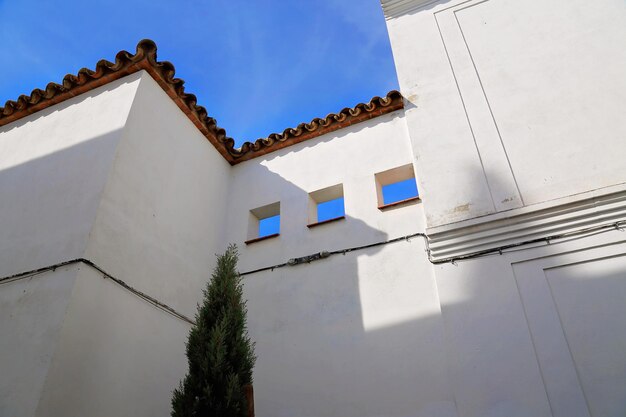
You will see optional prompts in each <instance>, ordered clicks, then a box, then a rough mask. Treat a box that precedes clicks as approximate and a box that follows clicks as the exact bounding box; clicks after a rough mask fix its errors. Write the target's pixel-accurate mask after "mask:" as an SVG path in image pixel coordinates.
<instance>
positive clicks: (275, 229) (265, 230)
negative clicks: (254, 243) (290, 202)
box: [259, 214, 280, 237]
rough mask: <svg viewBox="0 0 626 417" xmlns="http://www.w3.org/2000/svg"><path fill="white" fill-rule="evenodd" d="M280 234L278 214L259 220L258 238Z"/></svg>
mask: <svg viewBox="0 0 626 417" xmlns="http://www.w3.org/2000/svg"><path fill="white" fill-rule="evenodd" d="M279 232H280V214H277V215H276V216H272V217H267V218H265V219H260V220H259V237H263V236H269V235H275V234H276V233H279Z"/></svg>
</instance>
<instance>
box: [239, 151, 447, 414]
mask: <svg viewBox="0 0 626 417" xmlns="http://www.w3.org/2000/svg"><path fill="white" fill-rule="evenodd" d="M309 146H310V145H309ZM346 157H349V156H348V155H346ZM338 163H341V162H338ZM300 168H301V169H303V170H305V171H306V170H307V167H300ZM251 169H252V168H251ZM253 170H254V173H253V174H252V173H250V172H246V174H249V175H248V177H249V178H254V182H255V183H258V186H257V187H252V188H256V190H252V191H251V192H252V193H255V192H258V193H260V194H261V195H263V194H262V193H264V192H266V191H267V190H281V193H280V197H279V198H280V201H281V217H283V219H282V222H283V223H282V225H281V228H282V230H281V236H280V238H279V239H271V240H267V241H263V242H258V243H254V244H252V245H249V246H247V247H244V248H242V250H241V252H242V255H241V258H242V270H249V269H254V267H259V266H266V265H268V264H271V263H273V261H276V263H280V262H284V261H285V260H287V259H289V258H293V257H299V256H304V255H309V254H312V253H316V252H319V251H321V250H330V251H333V250H340V249H343V248H349V247H354V246H360V245H365V244H370V243H374V242H380V241H384V240H388V239H390V238H395V237H398V236H395V235H394V236H389V235H388V234H387V232H386V231H385V230H382V227H381V228H380V229H379V228H376V227H372V226H371V224H383V227H385V221H386V218H385V216H396V217H394V218H396V219H400V218H401V217H397V216H399V215H401V214H402V211H401V210H403V208H397V209H395V210H392V211H389V212H380V211H379V210H378V209H377V207H376V205H375V204H372V207H371V211H370V212H364V213H365V214H364V215H365V216H370V217H368V218H369V219H370V221H369V222H365V221H364V220H362V219H359V218H355V217H353V216H350V215H349V214H348V213H350V207H348V206H347V207H346V212H347V216H346V219H345V220H341V221H339V222H335V223H331V224H328V225H324V226H320V227H318V228H315V229H311V230H308V229H307V227H306V204H307V198H308V193H307V191H305V190H303V189H302V188H300V187H298V186H296V185H295V184H293V183H292V182H290V181H288V180H286V179H285V178H283V177H281V176H280V175H278V174H276V173H273V172H270V171H269V170H268V169H267V168H266V167H264V166H263V165H261V164H259V165H258V166H256V167H255V168H254V169H253ZM299 174H302V172H300V173H299ZM372 175H373V174H372ZM336 182H340V181H336ZM371 185H373V180H372V184H371ZM344 187H346V185H345V184H344ZM346 190H348V188H346ZM371 192H372V193H373V194H374V196H375V193H374V192H373V190H372V191H371ZM348 200H349V196H348V195H347V196H346V201H348ZM373 202H374V203H375V200H373ZM347 204H349V203H347ZM404 219H405V220H408V222H407V224H406V227H403V228H398V227H395V229H401V230H403V231H404V233H405V234H411V233H415V232H418V231H420V230H419V224H420V223H421V222H420V220H419V219H415V221H414V222H413V221H411V218H410V217H408V216H405V217H404ZM396 226H397V225H396ZM385 229H386V230H388V228H386V227H385ZM421 231H423V230H421ZM394 233H395V232H394ZM251 259H254V260H255V261H254V262H251ZM245 293H246V297H247V299H248V310H249V311H248V316H249V328H250V334H251V336H252V338H253V340H255V341H256V343H257V346H256V353H257V355H258V361H257V365H256V369H255V396H256V398H255V401H256V407H257V411H258V413H259V415H268V416H269V415H271V416H276V417H287V416H289V417H291V416H294V415H298V416H301V417H313V416H316V417H319V416H343V417H351V416H354V417H356V416H359V417H367V416H371V417H374V416H388V417H394V416H397V417H401V416H402V417H404V416H423V417H427V416H428V417H435V416H436V417H446V416H450V417H452V416H456V412H455V406H454V400H453V397H452V395H451V392H450V389H449V383H448V375H447V368H446V359H445V350H444V334H443V326H442V321H441V315H440V311H439V303H438V300H437V294H436V286H435V282H434V277H433V267H432V265H431V264H430V263H429V262H428V260H427V257H426V253H425V246H424V242H423V240H422V239H421V238H414V239H412V240H409V241H401V242H397V243H393V244H389V245H384V246H378V247H373V248H369V249H365V250H360V251H355V252H350V253H346V254H344V255H334V256H332V257H330V258H328V259H323V260H320V261H316V262H312V263H310V264H304V265H297V266H292V267H289V266H288V267H283V268H279V269H275V270H273V271H265V272H260V273H256V274H251V275H247V276H246V277H245Z"/></svg>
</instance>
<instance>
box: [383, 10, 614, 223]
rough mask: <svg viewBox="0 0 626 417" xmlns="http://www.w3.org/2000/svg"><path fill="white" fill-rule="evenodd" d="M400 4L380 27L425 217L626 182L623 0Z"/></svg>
mask: <svg viewBox="0 0 626 417" xmlns="http://www.w3.org/2000/svg"><path fill="white" fill-rule="evenodd" d="M387 3H393V1H388V2H387ZM396 3H398V2H396ZM403 3H406V4H408V5H411V4H412V5H413V7H412V8H410V7H409V8H408V11H407V12H405V13H400V14H399V15H395V14H392V15H390V16H388V17H389V19H388V28H389V34H390V38H391V43H392V46H393V52H394V58H395V61H396V67H397V72H398V77H399V81H400V87H401V91H402V93H403V95H404V96H405V97H406V100H407V111H406V118H407V124H408V126H409V130H410V132H411V139H412V143H413V147H414V152H415V154H416V156H417V158H418V164H417V171H418V174H419V178H420V181H421V186H422V189H423V190H424V192H425V193H428V194H430V195H431V198H429V199H428V201H427V202H425V205H424V207H425V210H426V214H427V218H428V226H429V227H436V226H440V225H444V224H449V223H453V222H458V221H462V220H466V219H471V218H475V217H478V216H484V215H487V214H491V213H495V212H501V211H506V210H511V209H516V208H519V207H522V206H524V205H526V206H532V205H535V204H538V203H542V202H546V201H550V200H555V199H558V198H563V197H568V196H572V195H576V194H579V193H583V192H587V191H589V190H597V189H603V188H606V187H611V186H615V185H617V184H622V183H624V182H626V168H625V166H624V163H623V159H622V157H621V155H622V154H623V153H624V151H626V149H625V146H626V145H624V141H623V137H624V135H625V134H626V122H624V119H623V117H622V116H621V113H622V109H623V108H624V107H625V105H626V80H625V78H624V77H623V76H622V74H623V73H624V72H625V71H626V50H625V49H624V48H622V47H621V44H622V43H623V39H624V38H626V6H625V5H624V2H623V1H620V0H610V1H606V2H603V3H602V7H591V6H590V5H589V3H588V2H585V1H582V0H575V1H570V0H558V1H552V2H544V1H540V0H530V1H524V2H519V1H515V0H501V1H494V0H489V1H477V0H476V1H475V0H472V1H457V0H455V1H438V2H425V1H423V0H422V1H420V0H413V1H405V2H403ZM425 3H426V4H425ZM420 4H422V6H421V7H420ZM405 7H407V6H405ZM388 11H389V10H388ZM445 190H454V192H453V193H449V192H442V191H445Z"/></svg>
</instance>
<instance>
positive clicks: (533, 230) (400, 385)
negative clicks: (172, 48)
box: [0, 0, 626, 417]
mask: <svg viewBox="0 0 626 417" xmlns="http://www.w3.org/2000/svg"><path fill="white" fill-rule="evenodd" d="M382 7H383V10H384V11H385V16H386V18H387V26H388V31H389V36H390V39H391V45H392V49H393V53H394V59H395V62H396V68H397V73H398V77H399V82H400V93H401V94H400V93H398V92H391V93H389V94H388V95H387V96H385V97H382V98H380V97H375V98H374V99H372V100H371V101H370V102H369V103H365V104H359V105H357V106H355V107H353V108H347V109H344V110H342V111H341V112H339V113H336V114H330V115H329V116H327V117H326V118H323V119H315V120H313V121H312V122H310V123H307V124H301V125H299V126H297V127H295V128H292V129H286V130H285V131H284V132H283V133H281V134H274V135H270V136H268V138H266V139H264V140H259V141H257V142H256V143H254V144H250V143H247V144H244V145H243V146H242V147H241V148H234V146H233V143H234V142H233V141H232V139H230V138H228V137H227V135H226V132H225V131H224V130H223V129H221V128H219V127H218V126H217V124H216V122H215V120H214V119H212V118H210V117H209V116H208V115H207V110H205V109H204V108H202V107H200V106H198V105H197V104H196V98H195V96H193V95H191V94H188V93H186V92H185V91H184V88H183V82H182V81H181V80H179V79H177V78H175V77H174V69H173V66H172V65H171V64H169V63H167V62H160V61H158V59H157V56H156V46H155V45H154V44H153V43H152V42H151V41H142V42H140V44H139V45H138V47H137V51H136V53H134V54H131V53H128V52H121V53H119V54H118V55H117V56H116V59H115V62H106V61H101V62H99V63H98V65H97V66H96V68H95V70H94V71H88V70H81V72H79V73H78V74H77V75H69V76H67V77H66V78H65V79H64V81H63V83H62V84H60V85H49V86H48V87H47V88H46V89H45V90H35V91H33V92H32V93H31V95H30V96H22V97H20V99H18V100H17V101H15V102H7V104H6V105H5V106H4V107H3V108H2V109H0V230H1V231H2V233H1V234H0V334H1V335H2V337H0V369H1V370H2V373H1V376H0V415H2V416H5V415H6V416H28V417H30V416H37V417H44V416H46V417H58V416H64V417H65V416H67V417H73V416H85V415H88V416H102V417H105V416H106V417H109V416H133V417H135V416H146V417H148V416H166V415H169V410H170V407H169V402H170V398H171V392H172V390H173V389H174V388H175V387H176V386H177V384H178V381H179V380H180V379H181V378H182V377H183V376H184V374H185V372H186V366H187V363H186V357H185V341H186V337H187V334H188V331H189V328H190V326H191V324H190V322H192V321H193V316H194V312H195V309H196V304H197V303H198V302H199V301H200V300H201V296H202V293H201V290H202V288H203V287H204V286H205V285H206V281H207V279H208V278H209V271H210V270H211V269H212V266H213V263H214V259H215V257H214V254H215V253H219V252H222V251H223V250H224V249H225V247H226V246H227V244H228V243H229V242H233V243H237V244H238V246H239V248H240V253H241V259H240V265H239V267H240V271H241V273H242V274H243V276H244V285H245V295H246V298H247V300H248V316H249V317H248V321H249V323H248V324H249V332H250V335H251V337H252V339H253V340H254V341H255V342H256V354H257V356H258V360H257V365H256V368H255V371H254V388H255V403H256V413H257V415H258V416H260V417H263V416H271V417H292V416H301V417H322V416H328V417H330V416H342V417H351V416H354V417H356V416H359V417H383V416H384V417H544V416H545V417H573V416H585V417H612V416H621V415H624V414H625V413H626V354H625V352H626V321H625V320H623V318H624V317H626V303H625V302H624V301H625V300H626V241H625V237H624V236H626V235H624V232H623V229H624V228H626V164H624V162H623V155H624V154H625V153H626V144H625V143H626V142H624V140H623V139H624V137H626V122H625V121H624V118H623V117H622V112H623V110H624V109H626V77H624V74H625V73H626V48H623V47H622V45H623V43H624V39H626V5H625V4H624V2H622V1H620V0H606V1H604V2H603V4H602V7H595V8H594V7H591V5H590V4H589V3H588V2H582V1H579V0H568V1H565V0H554V1H552V2H545V1H544V2H539V1H538V0H527V1H524V2H520V1H515V0H481V1H479V0H469V1H459V0H451V1H446V0H440V1H424V0H383V1H382ZM209 113H210V109H209ZM413 179H415V180H416V182H417V186H418V189H419V197H416V196H412V198H408V199H405V200H402V201H398V202H395V203H393V202H392V203H389V202H388V201H387V200H386V198H385V189H386V188H385V187H386V186H388V185H391V184H394V183H396V182H398V181H403V180H407V181H409V182H410V181H412V180H413ZM337 198H342V199H343V200H342V201H343V205H344V210H343V213H342V214H343V215H342V216H338V217H337V218H333V219H329V220H331V221H327V220H325V219H323V218H322V217H321V214H320V213H321V212H320V211H318V210H321V209H320V206H319V204H320V203H325V202H327V201H330V200H336V199H337ZM276 215H278V216H279V230H273V231H272V232H271V233H269V232H266V231H264V230H263V229H262V228H261V227H260V224H261V223H262V222H263V221H264V220H265V219H267V218H270V217H274V216H276ZM274 232H276V233H274Z"/></svg>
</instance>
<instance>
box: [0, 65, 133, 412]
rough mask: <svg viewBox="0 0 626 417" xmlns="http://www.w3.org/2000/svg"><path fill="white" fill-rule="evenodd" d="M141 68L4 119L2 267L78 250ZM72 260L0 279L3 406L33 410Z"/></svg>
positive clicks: (41, 263)
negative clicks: (8, 120)
mask: <svg viewBox="0 0 626 417" xmlns="http://www.w3.org/2000/svg"><path fill="white" fill-rule="evenodd" d="M138 85H139V77H138V76H130V77H126V78H125V79H123V80H119V81H116V82H113V83H111V84H109V85H106V86H103V87H100V88H98V89H95V90H93V91H91V92H89V93H86V94H83V95H81V96H79V97H75V98H73V99H71V100H68V101H66V102H64V103H61V104H59V105H56V106H54V107H51V108H48V109H46V110H43V111H41V112H38V113H36V114H34V115H31V116H28V117H26V118H24V119H21V120H19V121H16V122H14V123H11V124H9V125H7V126H3V127H1V128H0V276H7V275H12V274H16V273H19V272H23V271H28V270H32V269H37V268H41V267H45V266H48V265H51V264H56V263H59V262H63V261H68V260H71V259H75V258H79V257H81V256H83V254H84V252H85V249H86V246H87V242H88V239H89V233H90V231H91V228H92V225H93V223H94V220H95V217H96V213H97V210H98V206H99V204H100V199H101V196H102V193H103V191H104V187H105V184H106V180H107V175H108V172H109V169H110V167H111V164H112V161H113V158H114V155H115V149H116V147H117V145H118V143H119V141H120V140H121V138H122V130H123V128H124V126H125V123H126V119H127V117H128V114H129V111H130V107H131V103H132V100H133V97H134V95H135V93H136V91H137V87H138ZM76 276H77V269H76V267H75V266H73V267H68V268H63V269H58V270H57V271H55V272H48V273H45V274H42V275H39V276H36V277H33V278H30V279H27V280H23V281H19V282H11V283H6V284H1V285H0V299H1V301H0V335H1V337H0V352H1V353H0V369H2V377H1V378H0V415H3V416H4V415H6V416H33V415H34V413H35V409H36V407H37V404H38V401H39V398H40V396H41V393H42V390H43V386H44V381H45V378H46V375H47V373H48V369H49V367H50V363H51V361H52V358H53V356H54V353H55V352H56V350H57V345H58V343H59V339H60V331H61V328H62V327H63V321H64V317H65V312H66V308H67V305H68V303H69V299H70V297H71V295H72V288H73V285H74V283H75V281H76Z"/></svg>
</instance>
